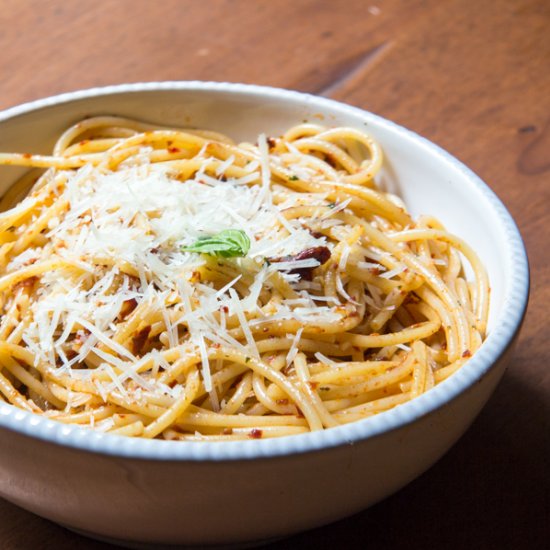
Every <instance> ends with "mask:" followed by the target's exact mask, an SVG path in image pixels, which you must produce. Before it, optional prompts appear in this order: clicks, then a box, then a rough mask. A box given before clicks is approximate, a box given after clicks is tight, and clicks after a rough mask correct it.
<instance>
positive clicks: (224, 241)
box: [182, 229, 250, 258]
mask: <svg viewBox="0 0 550 550" xmlns="http://www.w3.org/2000/svg"><path fill="white" fill-rule="evenodd" d="M182 250H183V251H184V252H196V253H197V254H211V255H213V256H221V257H222V258H236V257H243V256H246V255H247V254H248V251H249V250H250V239H249V238H248V235H247V234H246V233H245V232H244V231H242V230H240V229H226V230H224V231H220V232H219V233H216V234H215V235H212V236H211V237H201V238H200V239H199V240H198V241H197V242H195V243H193V244H192V245H191V246H184V247H182Z"/></svg>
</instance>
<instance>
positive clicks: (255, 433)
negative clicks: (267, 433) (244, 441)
mask: <svg viewBox="0 0 550 550" xmlns="http://www.w3.org/2000/svg"><path fill="white" fill-rule="evenodd" d="M262 436H263V432H262V430H258V428H254V429H253V430H250V433H249V434H248V437H250V439H261V438H262Z"/></svg>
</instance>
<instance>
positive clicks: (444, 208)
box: [0, 82, 529, 547]
mask: <svg viewBox="0 0 550 550" xmlns="http://www.w3.org/2000/svg"><path fill="white" fill-rule="evenodd" d="M0 196H1V197H2V199H1V208H0V236H1V243H0V251H1V253H0V266H1V267H0V307H1V317H0V398H1V399H0V437H1V438H2V449H3V450H2V451H1V452H0V467H1V471H2V473H3V475H2V476H1V477H0V496H2V497H3V498H6V499H8V500H9V501H11V502H14V503H15V504H17V505H19V506H21V507H23V508H26V509H28V510H30V511H32V512H34V513H36V514H38V515H41V516H43V517H45V518H48V519H50V520H52V521H55V522H57V523H59V524H62V525H65V526H67V527H69V528H71V529H73V530H76V531H78V532H81V533H84V534H87V535H89V536H92V537H96V538H99V539H103V540H109V541H112V542H115V543H118V544H127V545H133V546H136V545H154V546H155V547H159V546H160V545H165V546H167V547H170V546H171V545H189V546H201V547H204V546H208V545H226V546H230V545H242V544H249V543H250V544H253V543H256V542H259V541H266V540H270V539H272V538H276V537H281V536H286V535H290V534H292V533H296V532H299V531H301V530H304V529H308V528H312V527H314V526H318V525H322V524H325V523H328V522H330V521H334V520H336V519H338V518H342V517H345V516H346V515H350V514H352V513H354V512H357V511H359V510H361V509H363V508H366V507H368V506H369V505H371V504H372V503H374V502H376V501H378V500H380V499H382V498H384V497H386V496H388V495H389V494H391V493H392V492H395V491H397V490H398V489H400V488H401V487H403V486H404V485H405V484H406V483H408V482H409V481H411V480H412V479H414V478H415V477H417V476H418V475H419V474H420V473H422V472H423V471H425V470H426V469H427V468H429V467H430V466H431V465H432V464H433V463H434V462H435V461H436V460H438V459H439V458H440V457H441V456H442V455H443V454H444V453H445V452H446V451H447V450H448V449H449V448H450V446H451V445H452V444H453V443H454V442H455V441H456V440H457V439H458V438H459V437H460V436H461V434H462V433H463V432H464V431H465V430H466V429H467V428H468V426H469V425H470V423H471V422H472V421H473V419H474V418H475V417H476V415H477V414H478V412H479V411H480V410H481V408H482V406H483V405H484V403H485V402H486V401H487V399H488V398H489V396H490V395H491V393H492V391H493V390H494V388H495V386H496V384H497V382H498V381H499V379H500V377H501V376H502V374H503V372H504V368H505V365H506V361H507V360H508V358H509V355H510V352H511V350H512V347H513V343H514V342H515V339H516V337H517V334H518V331H519V328H520V325H521V321H522V318H523V314H524V312H525V308H526V303H527V296H528V286H529V276H528V266H527V259H526V255H525V250H524V247H523V244H522V240H521V236H520V235H519V233H518V230H517V228H516V226H515V224H514V222H513V220H512V218H511V217H510V215H509V213H508V212H507V211H506V209H505V207H504V206H503V205H502V203H501V202H500V201H499V199H498V198H497V197H496V196H495V195H494V193H493V192H492V191H491V190H490V189H489V187H487V186H486V185H485V184H484V183H483V182H482V181H481V180H480V179H479V178H478V177H477V176H476V175H475V174H474V173H472V172H471V171H470V170H469V169H468V168H466V167H465V166H464V165H462V164H461V163H460V162H459V161H457V160H456V159H455V158H454V157H452V156H451V155H450V154H448V153H446V152H445V151H443V150H441V149H440V148H439V147H437V146H436V145H434V144H432V143H430V142H429V141H427V140H425V139H423V138H422V137H419V136H418V135H416V134H414V133H412V132H410V131H408V130H406V129H404V128H402V127H400V126H398V125H396V124H394V123H392V122H389V121H387V120H385V119H382V118H380V117H378V116H376V115H373V114H371V113H368V112H365V111H363V110H360V109H357V108H354V107H351V106H348V105H344V104H341V103H337V102H335V101H332V100H328V99H325V98H318V97H314V96H311V95H307V94H302V93H297V92H292V91H286V90H278V89H273V88H266V87H259V86H252V85H241V84H225V83H205V82H163V83H145V84H129V85H120V86H112V87H107V88H98V89H91V90H86V91H80V92H74V93H69V94H64V95H60V96H56V97H52V98H47V99H44V100H39V101H35V102H32V103H28V104H25V105H21V106H18V107H14V108H11V109H8V110H6V111H3V112H1V113H0Z"/></svg>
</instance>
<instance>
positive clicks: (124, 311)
mask: <svg viewBox="0 0 550 550" xmlns="http://www.w3.org/2000/svg"><path fill="white" fill-rule="evenodd" d="M136 307H137V301H136V299H135V298H130V299H129V300H125V301H124V302H122V307H121V308H120V313H119V314H118V318H119V320H120V321H124V320H125V319H126V318H127V317H128V315H130V313H132V311H134V309H136Z"/></svg>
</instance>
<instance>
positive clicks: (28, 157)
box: [23, 153, 32, 159]
mask: <svg viewBox="0 0 550 550" xmlns="http://www.w3.org/2000/svg"><path fill="white" fill-rule="evenodd" d="M23 158H25V159H30V158H32V155H31V153H23Z"/></svg>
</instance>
